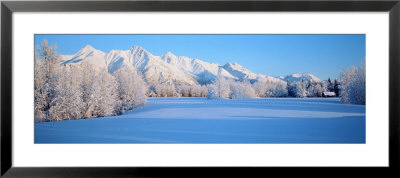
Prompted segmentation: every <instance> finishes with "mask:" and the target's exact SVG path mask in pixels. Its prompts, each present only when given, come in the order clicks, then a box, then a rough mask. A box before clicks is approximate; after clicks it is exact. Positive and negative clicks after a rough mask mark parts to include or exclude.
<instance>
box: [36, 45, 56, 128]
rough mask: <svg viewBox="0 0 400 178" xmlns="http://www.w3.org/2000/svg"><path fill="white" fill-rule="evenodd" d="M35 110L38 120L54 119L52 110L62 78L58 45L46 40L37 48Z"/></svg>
mask: <svg viewBox="0 0 400 178" xmlns="http://www.w3.org/2000/svg"><path fill="white" fill-rule="evenodd" d="M34 60H35V62H34V64H35V66H34V67H35V76H34V90H35V91H34V102H35V106H34V110H35V120H36V121H49V120H52V118H51V116H50V110H51V107H52V105H54V104H55V103H54V102H55V101H54V99H55V98H56V97H57V90H56V87H57V85H58V82H59V78H60V73H59V72H60V65H59V64H60V58H59V56H58V54H57V52H56V46H55V45H54V44H53V45H49V44H48V43H47V41H46V40H44V41H43V42H42V44H41V46H38V47H37V49H36V50H35V59H34Z"/></svg>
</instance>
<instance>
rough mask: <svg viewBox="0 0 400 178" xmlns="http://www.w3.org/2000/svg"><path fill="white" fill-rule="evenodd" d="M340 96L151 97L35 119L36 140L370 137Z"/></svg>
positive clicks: (358, 111)
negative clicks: (88, 115) (71, 116)
mask: <svg viewBox="0 0 400 178" xmlns="http://www.w3.org/2000/svg"><path fill="white" fill-rule="evenodd" d="M365 137H366V136H365V106H363V105H350V104H342V103H340V102H339V99H338V98H255V99H240V100H229V99H214V100H209V99H206V98H148V102H147V104H146V105H145V106H143V107H141V108H137V109H134V110H132V111H128V112H126V113H124V114H122V115H119V116H109V117H104V118H93V119H79V120H70V121H68V120H64V121H59V122H40V123H35V143H365V140H366V138H365Z"/></svg>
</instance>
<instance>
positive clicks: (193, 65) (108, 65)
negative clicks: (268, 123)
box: [60, 45, 322, 85]
mask: <svg viewBox="0 0 400 178" xmlns="http://www.w3.org/2000/svg"><path fill="white" fill-rule="evenodd" d="M60 56H61V61H62V62H61V63H62V64H79V63H81V62H84V61H86V62H88V63H90V64H93V65H95V66H97V67H99V68H100V69H104V70H107V71H108V72H110V73H113V72H114V71H116V70H118V69H119V68H121V67H123V66H126V67H134V68H135V69H136V71H137V72H138V73H141V74H142V75H143V77H144V79H145V81H146V82H147V83H149V84H156V83H174V84H187V85H193V84H208V83H212V82H213V81H214V80H216V79H217V78H218V77H225V78H228V79H233V80H239V81H243V80H249V81H250V82H254V81H258V80H263V81H271V82H286V81H287V80H289V81H291V82H297V81H300V80H301V79H302V78H304V79H305V80H308V79H312V80H314V81H316V82H320V81H322V80H320V79H318V78H317V77H315V76H314V75H312V74H307V73H301V74H291V75H288V76H286V77H279V78H275V77H271V76H267V75H263V74H256V73H253V72H251V71H250V70H248V69H246V68H245V67H243V66H241V65H239V64H237V63H227V64H225V65H219V64H216V63H209V62H205V61H202V60H199V59H194V58H189V57H185V56H176V55H174V54H172V53H171V52H167V53H165V54H163V55H160V56H155V55H153V54H151V53H150V52H148V51H147V50H145V49H144V48H143V47H141V46H132V47H131V48H130V49H129V50H111V51H110V52H108V53H105V52H103V51H100V50H97V49H95V48H93V47H92V46H90V45H87V46H85V47H84V48H82V49H81V50H79V51H78V52H77V53H75V54H73V55H60Z"/></svg>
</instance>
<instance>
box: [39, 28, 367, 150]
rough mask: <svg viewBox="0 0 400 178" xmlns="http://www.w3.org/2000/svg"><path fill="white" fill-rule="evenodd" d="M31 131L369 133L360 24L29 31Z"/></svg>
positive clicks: (247, 137)
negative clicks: (347, 30) (347, 28)
mask: <svg viewBox="0 0 400 178" xmlns="http://www.w3.org/2000/svg"><path fill="white" fill-rule="evenodd" d="M34 50H35V56H34V60H35V65H34V102H35V103H34V120H32V122H34V141H35V144H41V143H46V144H48V143H66V144H68V143H70V144H74V143H107V144H111V143H127V144H129V143H140V144H142V143H166V144H174V143H178V144H184V143H188V144H190V143H197V144H209V143H212V144H221V143H228V144H229V143H235V144H247V143H248V144H251V143H265V144H280V143H304V144H308V143H321V144H324V143H350V144H354V143H359V144H364V143H365V140H366V134H365V132H366V127H365V125H366V116H365V107H366V105H365V103H366V102H365V101H366V97H365V94H366V89H365V88H366V83H365V76H366V73H365V65H366V62H365V58H366V52H365V35H364V34H348V35H346V34H341V35H337V34H313V35H312V34H308V35H302V34H291V35H278V34H256V35H254V34H252V35H237V34H223V35H222V34H212V35H210V34H207V35H206V34H193V35H179V34H177V35H162V34H158V35H143V34H141V35H135V34H132V35H131V34H126V35H98V34H96V35H91V34H85V35H83V34H82V35H69V34H51V35H48V34H36V35H35V48H34Z"/></svg>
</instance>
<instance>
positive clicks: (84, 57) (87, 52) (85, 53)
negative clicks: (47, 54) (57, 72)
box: [61, 45, 107, 68]
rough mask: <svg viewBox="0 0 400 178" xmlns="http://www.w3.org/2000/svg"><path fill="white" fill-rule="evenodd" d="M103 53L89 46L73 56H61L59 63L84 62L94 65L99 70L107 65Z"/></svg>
mask: <svg viewBox="0 0 400 178" xmlns="http://www.w3.org/2000/svg"><path fill="white" fill-rule="evenodd" d="M104 56H105V53H104V52H102V51H100V50H97V49H94V48H93V47H92V46H90V45H86V46H85V47H84V48H82V49H81V50H79V51H78V52H77V53H75V54H74V55H69V56H63V55H61V61H62V62H61V63H62V64H68V63H79V62H83V61H86V62H88V63H90V64H93V65H96V66H97V67H99V68H106V67H107V64H106V61H105V58H104Z"/></svg>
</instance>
